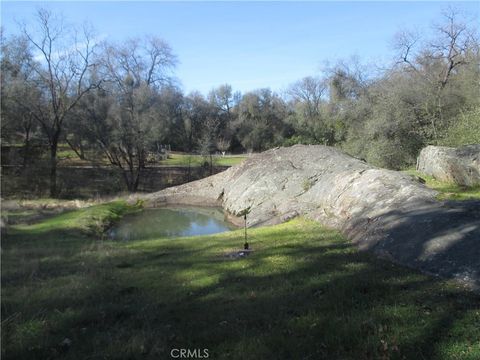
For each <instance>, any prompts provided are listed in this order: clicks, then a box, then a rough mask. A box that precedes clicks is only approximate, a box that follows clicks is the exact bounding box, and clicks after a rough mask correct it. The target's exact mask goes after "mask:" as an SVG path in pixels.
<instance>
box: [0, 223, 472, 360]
mask: <svg viewBox="0 0 480 360" xmlns="http://www.w3.org/2000/svg"><path fill="white" fill-rule="evenodd" d="M251 233H252V244H253V247H254V249H255V251H254V253H253V254H252V255H250V256H248V257H246V258H244V259H239V260H231V259H228V258H226V257H225V256H224V253H225V252H228V251H229V250H231V249H234V248H237V247H239V246H241V244H242V243H243V241H242V233H241V232H235V233H231V234H223V235H217V236H212V237H201V238H190V239H177V240H171V239H166V240H154V241H150V242H140V243H130V244H118V243H111V242H105V243H98V242H97V243H95V242H92V241H91V240H89V241H88V240H86V239H77V240H75V241H77V245H76V247H75V248H74V249H73V250H72V251H71V252H69V251H67V250H66V249H65V248H63V247H61V249H63V250H55V249H54V244H56V243H58V242H60V241H61V240H58V239H57V240H52V241H51V244H52V247H50V248H49V249H50V251H49V253H48V252H36V251H37V250H38V249H36V248H35V246H38V245H37V243H34V242H28V241H26V242H24V243H23V246H25V249H24V250H23V253H21V254H22V255H20V253H18V251H19V250H18V249H16V248H15V247H10V248H9V249H7V251H6V252H5V253H4V254H3V255H2V258H8V263H7V266H8V267H9V268H10V267H13V266H14V265H13V263H14V261H15V259H17V260H18V258H19V256H24V255H25V254H28V253H29V254H31V256H30V258H29V259H27V260H30V261H37V262H38V263H39V267H38V269H37V272H36V273H35V274H34V275H32V276H30V277H28V276H27V277H25V276H24V277H17V278H15V277H12V278H8V276H9V275H8V272H7V278H6V280H7V281H6V283H4V282H3V280H4V279H3V272H2V283H3V284H4V294H3V297H2V313H3V319H2V330H3V331H2V353H3V354H2V355H3V356H4V358H7V359H34V358H39V359H40V358H41V359H45V358H67V359H85V358H91V359H101V358H112V359H114V358H118V359H127V358H128V359H137V358H138V359H145V358H147V359H164V358H167V359H168V358H170V351H171V349H174V348H188V349H209V355H210V356H209V357H210V358H213V359H227V358H228V359H232V358H233V359H379V358H384V359H410V358H419V359H432V358H437V359H443V358H444V359H451V358H455V357H457V358H462V359H469V358H470V359H475V358H478V356H479V355H480V345H479V344H478V338H479V336H480V332H479V328H480V326H479V325H480V298H479V297H478V296H477V295H475V294H472V293H468V292H465V291H463V290H461V289H460V288H458V287H456V286H455V285H453V284H451V283H447V282H445V281H441V280H438V279H434V278H431V277H428V276H425V275H421V274H419V273H417V272H413V271H410V270H408V269H405V268H402V267H399V266H396V265H393V264H391V263H388V262H385V261H382V260H379V259H376V258H374V257H372V256H371V255H369V254H367V253H360V252H358V251H356V250H355V249H354V248H353V247H352V246H351V245H350V244H348V243H347V242H346V241H345V240H343V239H342V238H341V237H340V236H339V235H338V234H337V233H335V232H333V231H329V230H324V229H321V228H320V227H319V226H318V225H313V224H311V223H293V225H288V224H287V225H282V226H280V227H272V228H269V229H258V230H254V231H252V232H251ZM72 241H73V242H75V241H74V240H72ZM16 251H17V252H16ZM27 260H26V261H27ZM2 267H3V264H2ZM56 267H60V268H62V269H63V270H62V271H56V270H55V268H56ZM2 270H3V268H2ZM7 270H8V271H10V273H11V274H14V273H15V271H14V270H12V269H7ZM65 339H68V340H69V341H71V343H69V342H68V341H66V342H65ZM67 343H68V345H67Z"/></svg>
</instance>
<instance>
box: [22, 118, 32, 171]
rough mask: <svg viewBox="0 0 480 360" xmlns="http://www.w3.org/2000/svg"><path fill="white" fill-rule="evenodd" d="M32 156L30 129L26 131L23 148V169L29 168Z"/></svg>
mask: <svg viewBox="0 0 480 360" xmlns="http://www.w3.org/2000/svg"><path fill="white" fill-rule="evenodd" d="M29 155H30V128H28V127H27V128H26V129H25V142H24V146H23V168H26V167H27V164H28V158H29Z"/></svg>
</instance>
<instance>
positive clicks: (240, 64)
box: [1, 1, 480, 94]
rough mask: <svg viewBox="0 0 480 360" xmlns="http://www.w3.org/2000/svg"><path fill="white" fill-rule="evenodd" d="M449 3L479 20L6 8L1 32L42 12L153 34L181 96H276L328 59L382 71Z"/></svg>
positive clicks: (333, 12) (98, 5)
mask: <svg viewBox="0 0 480 360" xmlns="http://www.w3.org/2000/svg"><path fill="white" fill-rule="evenodd" d="M450 4H453V6H455V7H456V8H459V9H462V10H464V11H465V12H466V13H467V14H469V15H470V16H472V18H475V17H476V19H477V23H478V16H479V13H480V5H479V4H480V2H478V1H474V2H455V3H449V2H153V1H151V2H124V1H108V2H94V1H83V2H40V1H39V2H5V1H2V3H1V10H2V15H1V19H2V26H3V27H4V29H5V31H6V32H7V34H8V33H12V32H15V31H17V25H16V23H15V20H22V19H23V20H25V21H27V22H28V21H31V19H32V15H33V13H34V12H35V9H36V8H38V7H46V8H49V9H51V10H52V11H54V12H59V13H61V14H63V15H64V16H65V17H66V18H67V20H68V21H69V22H71V23H77V24H81V23H83V22H84V21H88V22H90V23H91V24H92V25H93V26H94V27H95V29H96V31H97V33H98V34H99V35H100V36H102V37H105V38H106V39H111V40H116V41H118V40H122V39H126V38H128V37H131V36H142V35H145V34H153V35H157V36H160V37H162V38H163V39H165V40H166V41H167V42H168V43H169V44H170V45H171V46H172V48H173V50H174V52H175V53H176V54H177V56H178V58H179V60H180V63H179V65H178V67H177V69H176V71H175V75H176V76H177V78H178V79H179V80H180V82H181V84H182V88H183V90H184V91H185V92H190V91H192V90H199V91H201V92H202V93H204V94H206V93H207V92H208V91H209V90H210V89H212V88H213V87H216V86H219V85H221V84H225V83H228V84H231V85H232V87H233V88H234V90H239V91H242V92H246V91H248V90H253V89H257V88H261V87H270V88H271V89H273V90H275V91H281V90H282V89H284V88H286V87H287V86H288V85H289V84H291V83H292V82H294V81H296V80H298V79H300V78H302V77H304V76H307V75H316V74H320V72H321V69H322V65H324V62H325V61H326V60H329V61H330V62H334V61H335V60H336V59H340V58H348V57H350V56H351V55H357V56H358V57H360V59H362V60H363V61H366V62H370V63H374V64H378V65H381V64H384V63H386V62H387V61H388V60H389V59H391V57H392V48H391V43H392V38H393V36H394V34H395V33H396V32H397V31H398V30H399V29H402V28H415V29H417V30H419V31H420V32H424V33H426V34H428V32H429V31H430V30H429V27H430V26H431V25H432V23H433V22H434V21H435V20H438V19H439V18H440V13H441V11H442V9H445V8H447V7H448V6H449V5H450Z"/></svg>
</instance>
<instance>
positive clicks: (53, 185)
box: [50, 140, 58, 198]
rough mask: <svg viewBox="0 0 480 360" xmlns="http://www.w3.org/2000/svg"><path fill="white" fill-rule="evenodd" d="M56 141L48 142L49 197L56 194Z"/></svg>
mask: <svg viewBox="0 0 480 360" xmlns="http://www.w3.org/2000/svg"><path fill="white" fill-rule="evenodd" d="M57 147H58V143H57V141H56V140H55V141H53V142H52V143H51V144H50V197H52V198H54V197H56V196H57Z"/></svg>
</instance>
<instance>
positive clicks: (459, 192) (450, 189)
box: [404, 169, 480, 200]
mask: <svg viewBox="0 0 480 360" xmlns="http://www.w3.org/2000/svg"><path fill="white" fill-rule="evenodd" d="M404 172H405V173H407V174H409V175H414V176H419V177H421V178H422V179H424V180H425V185H426V186H428V187H429V188H431V189H434V190H437V191H438V192H439V193H440V194H439V195H438V196H437V198H438V199H439V200H480V186H474V187H465V186H461V185H457V184H451V183H446V182H442V181H439V180H437V179H435V178H434V177H433V176H430V175H426V174H422V173H420V172H418V171H416V170H415V169H408V170H405V171H404Z"/></svg>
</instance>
